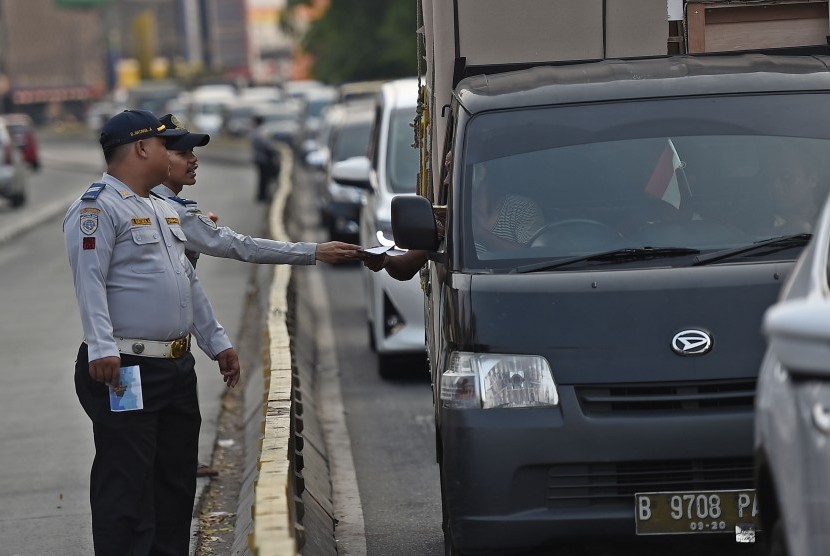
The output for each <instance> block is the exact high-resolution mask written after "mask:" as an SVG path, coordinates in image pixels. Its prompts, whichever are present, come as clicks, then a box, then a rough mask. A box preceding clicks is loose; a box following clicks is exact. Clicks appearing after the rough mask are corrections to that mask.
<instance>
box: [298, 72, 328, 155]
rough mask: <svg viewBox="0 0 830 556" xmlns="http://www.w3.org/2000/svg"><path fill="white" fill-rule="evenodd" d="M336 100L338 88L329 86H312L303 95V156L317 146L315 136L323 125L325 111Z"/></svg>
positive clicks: (301, 119) (301, 138) (301, 120)
mask: <svg viewBox="0 0 830 556" xmlns="http://www.w3.org/2000/svg"><path fill="white" fill-rule="evenodd" d="M336 100H337V89H336V88H335V87H328V86H320V87H314V88H310V89H308V90H307V91H305V93H304V95H303V96H302V104H303V109H302V115H301V118H300V122H301V125H302V131H301V133H300V135H301V137H300V144H301V145H302V155H303V156H305V155H306V154H308V153H309V152H311V151H312V150H314V149H315V148H317V144H316V141H315V138H316V137H317V135H318V133H319V132H320V128H321V127H322V125H323V112H324V111H325V110H326V109H327V108H328V107H329V106H331V105H332V103H334V102H335V101H336Z"/></svg>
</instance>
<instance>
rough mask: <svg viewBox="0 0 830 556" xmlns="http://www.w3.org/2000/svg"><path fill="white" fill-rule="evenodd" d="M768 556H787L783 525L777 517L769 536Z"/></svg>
mask: <svg viewBox="0 0 830 556" xmlns="http://www.w3.org/2000/svg"><path fill="white" fill-rule="evenodd" d="M769 556H788V552H787V540H786V535H785V534H784V523H783V522H782V521H781V517H780V516H779V517H778V519H777V520H775V523H773V525H772V530H771V531H770V534H769Z"/></svg>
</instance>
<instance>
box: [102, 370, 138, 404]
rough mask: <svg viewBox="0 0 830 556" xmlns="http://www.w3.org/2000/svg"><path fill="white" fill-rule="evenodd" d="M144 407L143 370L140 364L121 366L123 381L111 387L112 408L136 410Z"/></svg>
mask: <svg viewBox="0 0 830 556" xmlns="http://www.w3.org/2000/svg"><path fill="white" fill-rule="evenodd" d="M137 409H144V396H143V395H142V392H141V371H140V370H139V368H138V365H131V366H129V367H121V383H120V384H119V385H118V386H116V387H115V388H110V410H112V411H135V410H137Z"/></svg>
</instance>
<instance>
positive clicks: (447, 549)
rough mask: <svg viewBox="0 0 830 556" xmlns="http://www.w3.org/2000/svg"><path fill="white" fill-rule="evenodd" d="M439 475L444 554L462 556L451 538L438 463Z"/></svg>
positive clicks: (441, 469) (442, 479)
mask: <svg viewBox="0 0 830 556" xmlns="http://www.w3.org/2000/svg"><path fill="white" fill-rule="evenodd" d="M439 477H440V480H441V529H442V530H443V531H444V556H462V554H461V552H460V551H459V550H458V547H456V546H455V541H454V540H453V538H452V530H451V529H450V525H449V516H448V515H447V502H446V498H445V496H444V470H443V466H442V465H441V464H439Z"/></svg>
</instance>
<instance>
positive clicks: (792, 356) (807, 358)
mask: <svg viewBox="0 0 830 556" xmlns="http://www.w3.org/2000/svg"><path fill="white" fill-rule="evenodd" d="M763 330H764V334H765V335H766V336H767V340H768V341H769V345H770V347H771V348H772V350H773V352H774V353H775V355H776V357H777V358H778V360H779V361H780V362H781V365H782V366H783V367H784V368H786V369H787V372H788V373H790V374H791V375H795V376H798V375H806V376H819V377H822V378H830V302H827V301H819V300H798V301H784V302H781V303H778V304H776V305H773V306H772V307H770V308H769V309H768V310H767V312H766V314H765V315H764V326H763Z"/></svg>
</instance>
